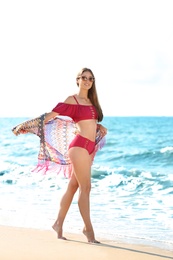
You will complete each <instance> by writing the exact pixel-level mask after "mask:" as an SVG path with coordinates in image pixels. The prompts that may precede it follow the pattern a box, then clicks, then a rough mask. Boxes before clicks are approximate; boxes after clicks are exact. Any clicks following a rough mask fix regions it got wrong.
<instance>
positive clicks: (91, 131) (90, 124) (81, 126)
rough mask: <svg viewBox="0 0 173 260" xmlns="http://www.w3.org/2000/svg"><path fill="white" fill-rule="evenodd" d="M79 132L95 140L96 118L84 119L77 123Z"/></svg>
mask: <svg viewBox="0 0 173 260" xmlns="http://www.w3.org/2000/svg"><path fill="white" fill-rule="evenodd" d="M76 127H77V134H79V135H81V136H83V137H85V138H87V139H89V140H90V141H93V142H95V138H96V128H97V123H96V120H93V119H91V120H82V121H80V122H78V123H76Z"/></svg>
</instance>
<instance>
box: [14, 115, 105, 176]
mask: <svg viewBox="0 0 173 260" xmlns="http://www.w3.org/2000/svg"><path fill="white" fill-rule="evenodd" d="M45 115H46V113H45V114H43V115H41V116H40V117H37V118H35V119H31V120H28V121H26V122H23V123H21V124H19V125H17V126H16V127H14V128H13V129H12V131H14V130H15V131H16V132H17V134H21V133H22V130H26V131H27V133H32V134H36V135H37V136H38V137H39V138H40V150H39V154H38V164H37V166H36V168H35V169H34V170H33V172H39V171H41V172H42V173H43V174H46V173H47V172H56V173H57V174H58V173H60V172H61V171H63V173H64V176H65V177H67V178H70V177H71V174H72V164H71V161H70V158H69V156H68V147H69V144H70V143H71V141H72V140H73V138H74V137H75V134H76V125H75V123H74V121H73V120H72V119H70V118H64V117H61V116H60V117H56V118H55V119H53V120H50V121H49V122H48V123H46V124H44V119H45ZM104 144H105V137H103V136H102V135H101V132H100V131H99V129H97V133H96V140H95V150H94V152H93V160H94V156H95V154H96V152H97V151H98V150H100V149H101V148H102V147H103V146H104Z"/></svg>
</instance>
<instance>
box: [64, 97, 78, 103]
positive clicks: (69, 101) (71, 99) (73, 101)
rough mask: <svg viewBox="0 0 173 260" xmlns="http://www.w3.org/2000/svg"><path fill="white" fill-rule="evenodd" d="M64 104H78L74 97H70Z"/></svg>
mask: <svg viewBox="0 0 173 260" xmlns="http://www.w3.org/2000/svg"><path fill="white" fill-rule="evenodd" d="M64 103H67V104H75V103H76V102H75V99H74V95H72V96H68V97H67V98H66V99H65V101H64Z"/></svg>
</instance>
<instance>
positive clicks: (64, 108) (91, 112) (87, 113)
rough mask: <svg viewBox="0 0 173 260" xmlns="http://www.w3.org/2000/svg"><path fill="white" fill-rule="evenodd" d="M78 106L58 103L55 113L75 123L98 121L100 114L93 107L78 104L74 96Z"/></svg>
mask: <svg viewBox="0 0 173 260" xmlns="http://www.w3.org/2000/svg"><path fill="white" fill-rule="evenodd" d="M73 97H74V99H75V100H76V102H77V104H67V103H62V102H60V103H58V104H57V105H56V107H54V109H52V111H53V112H56V113H58V114H59V115H61V116H68V117H71V118H72V119H73V121H74V122H75V123H77V122H79V121H81V120H87V119H98V113H97V110H96V108H95V107H94V106H93V105H81V104H79V103H78V101H77V99H76V97H75V96H73Z"/></svg>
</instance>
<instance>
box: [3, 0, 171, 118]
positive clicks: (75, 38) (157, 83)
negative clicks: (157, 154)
mask: <svg viewBox="0 0 173 260" xmlns="http://www.w3.org/2000/svg"><path fill="white" fill-rule="evenodd" d="M172 6H173V1H172V0H104V1H103V0H87V1H83V0H73V1H72V0H63V1H62V0H29V1H27V0H20V1H19V0H15V1H14V0H0V37H1V39H0V91H1V92H0V93H1V94H0V117H25V116H26V117H37V116H39V115H41V114H43V113H45V112H49V111H51V110H52V109H53V108H54V107H55V106H56V104H57V103H58V102H63V101H64V100H65V99H66V97H67V96H69V95H72V94H75V93H77V92H78V87H77V85H76V82H75V79H76V75H77V73H78V71H80V69H81V68H82V67H89V68H90V69H92V71H93V72H94V75H95V78H96V87H97V92H98V97H99V101H100V104H101V107H102V109H103V113H104V115H105V116H173V109H172V108H173V101H172V89H173V15H172Z"/></svg>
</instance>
